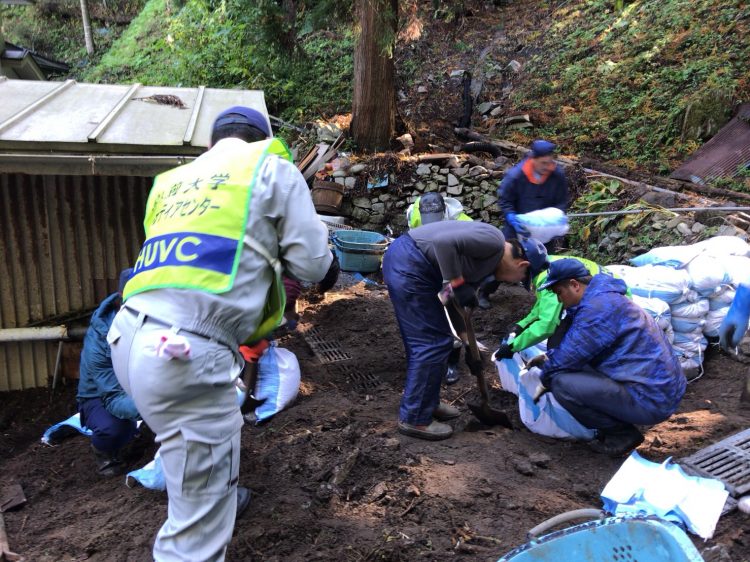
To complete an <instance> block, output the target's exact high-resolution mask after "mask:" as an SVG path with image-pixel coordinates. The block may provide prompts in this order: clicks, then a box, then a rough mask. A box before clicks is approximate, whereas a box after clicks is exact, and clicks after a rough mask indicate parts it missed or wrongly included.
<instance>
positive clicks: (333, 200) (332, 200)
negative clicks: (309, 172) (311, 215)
mask: <svg viewBox="0 0 750 562" xmlns="http://www.w3.org/2000/svg"><path fill="white" fill-rule="evenodd" d="M312 200H313V204H314V205H315V210H316V211H318V213H320V214H322V215H325V214H328V215H338V214H339V212H340V211H341V203H342V202H343V200H344V186H343V185H341V184H338V183H336V182H332V181H322V180H315V181H314V182H313V188H312Z"/></svg>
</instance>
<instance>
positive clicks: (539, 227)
mask: <svg viewBox="0 0 750 562" xmlns="http://www.w3.org/2000/svg"><path fill="white" fill-rule="evenodd" d="M516 218H517V219H518V222H519V223H521V225H523V226H524V227H526V230H528V231H529V234H530V235H531V237H532V238H535V239H537V240H539V241H540V242H541V243H542V244H544V243H546V242H549V241H550V240H552V239H553V238H556V237H558V236H565V235H566V234H567V233H568V228H569V227H568V217H567V216H566V215H565V213H564V212H562V211H561V210H560V209H558V208H556V207H546V208H544V209H539V210H537V211H532V212H530V213H524V214H521V215H516Z"/></svg>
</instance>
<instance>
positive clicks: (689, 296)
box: [670, 270, 706, 305]
mask: <svg viewBox="0 0 750 562" xmlns="http://www.w3.org/2000/svg"><path fill="white" fill-rule="evenodd" d="M683 271H684V270H683ZM704 298H706V297H702V296H700V295H699V294H698V291H694V290H693V289H688V290H687V291H686V292H685V294H684V295H682V297H680V298H679V299H677V300H675V301H673V302H671V303H670V305H675V304H682V303H686V302H698V301H699V300H701V299H704Z"/></svg>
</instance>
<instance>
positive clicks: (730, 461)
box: [680, 429, 750, 498]
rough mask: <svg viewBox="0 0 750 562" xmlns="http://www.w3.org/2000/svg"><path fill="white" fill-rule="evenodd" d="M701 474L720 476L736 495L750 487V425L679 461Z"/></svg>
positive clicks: (741, 493)
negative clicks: (749, 427)
mask: <svg viewBox="0 0 750 562" xmlns="http://www.w3.org/2000/svg"><path fill="white" fill-rule="evenodd" d="M680 464H681V465H684V466H686V467H689V468H690V469H692V471H694V472H695V473H697V474H698V475H700V476H707V477H709V478H716V479H718V480H721V481H722V482H723V483H724V485H725V486H726V487H727V490H729V493H730V494H731V495H732V496H733V497H735V498H736V497H739V496H742V495H744V494H746V493H747V492H748V491H750V429H746V430H744V431H741V432H740V433H737V434H735V435H732V436H730V437H727V438H726V439H724V440H723V441H719V442H718V443H716V444H714V445H711V446H709V447H706V448H705V449H701V450H700V451H698V452H697V453H694V454H692V455H690V456H689V457H687V458H685V459H682V460H681V461H680Z"/></svg>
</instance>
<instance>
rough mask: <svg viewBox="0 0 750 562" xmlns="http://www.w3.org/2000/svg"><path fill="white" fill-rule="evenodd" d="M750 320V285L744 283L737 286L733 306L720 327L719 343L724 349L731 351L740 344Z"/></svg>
mask: <svg viewBox="0 0 750 562" xmlns="http://www.w3.org/2000/svg"><path fill="white" fill-rule="evenodd" d="M748 321H750V285H745V284H742V285H740V286H739V287H737V293H736V294H735V295H734V300H733V301H732V306H731V307H729V312H727V315H726V317H725V318H724V321H723V322H722V323H721V327H720V328H719V343H720V344H721V347H722V348H723V349H724V350H726V351H729V350H730V349H734V348H735V347H737V346H738V345H739V343H740V340H741V339H742V336H744V335H745V332H746V331H747V324H748Z"/></svg>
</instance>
